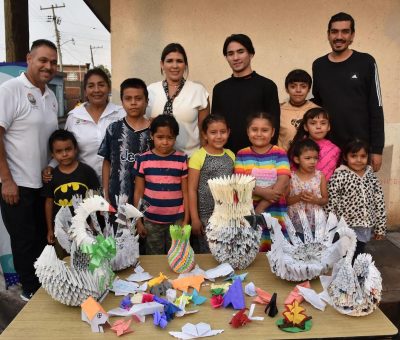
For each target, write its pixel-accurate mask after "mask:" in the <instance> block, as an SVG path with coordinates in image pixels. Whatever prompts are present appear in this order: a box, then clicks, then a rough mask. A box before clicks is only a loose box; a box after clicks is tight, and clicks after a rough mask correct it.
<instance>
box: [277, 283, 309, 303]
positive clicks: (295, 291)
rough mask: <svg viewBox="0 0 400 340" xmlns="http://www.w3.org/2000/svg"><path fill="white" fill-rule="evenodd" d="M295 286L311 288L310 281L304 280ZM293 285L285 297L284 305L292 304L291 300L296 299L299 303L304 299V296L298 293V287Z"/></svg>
mask: <svg viewBox="0 0 400 340" xmlns="http://www.w3.org/2000/svg"><path fill="white" fill-rule="evenodd" d="M297 286H302V287H304V288H311V285H310V281H305V282H303V283H299V284H298V285H297ZM297 286H296V287H294V289H293V290H292V291H291V292H290V293H289V295H288V297H287V298H286V300H285V302H284V304H285V305H292V304H293V302H294V301H295V300H296V301H298V302H299V303H301V302H303V301H304V297H303V296H302V295H300V292H299V289H298V288H297Z"/></svg>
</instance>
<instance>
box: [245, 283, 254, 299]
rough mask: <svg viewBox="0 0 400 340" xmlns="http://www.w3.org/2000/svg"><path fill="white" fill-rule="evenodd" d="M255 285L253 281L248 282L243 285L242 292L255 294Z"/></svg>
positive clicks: (250, 294)
mask: <svg viewBox="0 0 400 340" xmlns="http://www.w3.org/2000/svg"><path fill="white" fill-rule="evenodd" d="M256 288H257V287H256V286H255V284H254V283H253V282H249V283H248V284H247V285H245V286H244V292H245V293H246V294H247V295H248V296H257V291H256Z"/></svg>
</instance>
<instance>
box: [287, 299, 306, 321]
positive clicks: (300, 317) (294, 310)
mask: <svg viewBox="0 0 400 340" xmlns="http://www.w3.org/2000/svg"><path fill="white" fill-rule="evenodd" d="M285 307H286V309H287V311H286V312H283V316H284V317H285V319H286V322H287V323H291V324H293V326H294V327H296V326H298V325H300V324H302V323H303V322H304V321H305V320H306V319H307V315H305V314H304V312H305V309H304V308H303V307H301V306H300V305H299V302H298V301H297V300H294V302H293V303H292V304H291V305H285Z"/></svg>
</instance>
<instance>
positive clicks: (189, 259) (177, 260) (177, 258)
mask: <svg viewBox="0 0 400 340" xmlns="http://www.w3.org/2000/svg"><path fill="white" fill-rule="evenodd" d="M191 230H192V227H191V226H190V225H185V226H184V227H181V226H179V225H171V226H170V227H169V232H170V234H171V240H172V242H171V248H170V249H169V250H168V255H167V259H168V264H169V266H170V268H171V269H172V270H173V271H174V272H175V273H187V272H190V271H191V270H192V269H193V268H194V265H195V263H194V251H193V249H192V247H191V246H190V242H189V238H190V231H191Z"/></svg>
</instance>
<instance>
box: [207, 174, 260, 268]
mask: <svg viewBox="0 0 400 340" xmlns="http://www.w3.org/2000/svg"><path fill="white" fill-rule="evenodd" d="M208 185H209V187H210V190H211V194H212V196H213V198H214V202H215V206H214V212H213V214H212V215H211V217H210V219H209V224H208V226H207V240H208V245H209V248H210V251H211V254H212V255H213V256H214V257H215V259H216V260H217V261H218V262H220V263H224V262H228V263H229V264H230V265H231V266H232V267H233V268H239V269H244V268H246V267H248V266H249V265H250V264H251V263H252V262H253V261H254V259H255V257H256V256H257V254H258V249H259V245H260V239H261V227H259V226H257V225H255V226H252V225H250V224H249V222H248V221H247V220H246V219H245V216H247V215H251V214H252V213H253V211H254V210H253V200H252V193H253V189H254V186H255V180H254V177H252V176H244V175H232V176H229V177H219V178H214V179H210V180H209V181H208Z"/></svg>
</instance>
